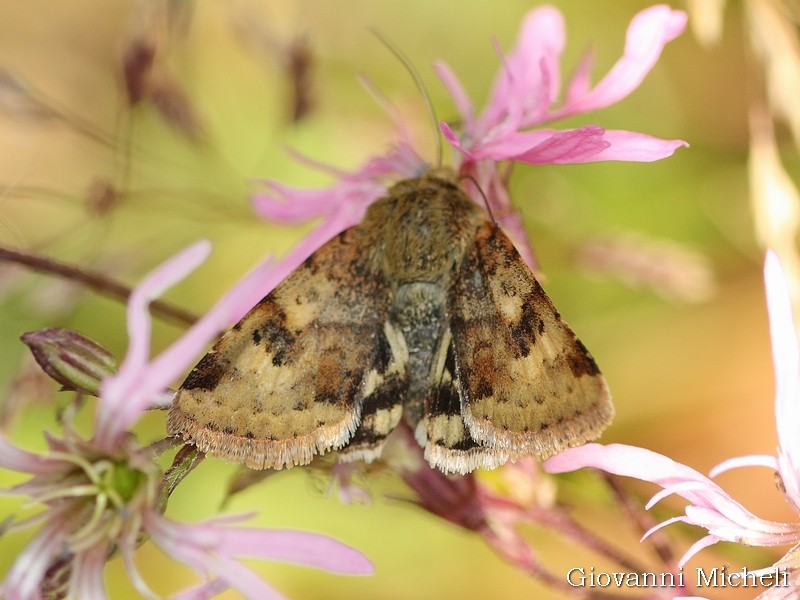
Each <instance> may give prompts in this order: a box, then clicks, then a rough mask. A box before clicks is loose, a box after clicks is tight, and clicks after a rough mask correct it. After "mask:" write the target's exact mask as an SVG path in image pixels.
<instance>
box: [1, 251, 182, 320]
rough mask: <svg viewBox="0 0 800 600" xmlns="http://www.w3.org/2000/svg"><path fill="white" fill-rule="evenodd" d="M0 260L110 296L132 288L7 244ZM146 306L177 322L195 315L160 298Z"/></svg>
mask: <svg viewBox="0 0 800 600" xmlns="http://www.w3.org/2000/svg"><path fill="white" fill-rule="evenodd" d="M0 261H6V262H11V263H16V264H19V265H24V266H26V267H28V268H30V269H31V270H33V271H37V272H39V273H45V274H47V275H53V276H56V277H61V278H63V279H68V280H70V281H75V282H78V283H80V284H81V285H84V286H86V287H87V288H89V289H91V290H93V291H95V292H97V293H98V294H102V295H103V296H107V297H108V298H112V299H114V300H121V301H127V300H128V298H129V297H130V295H131V291H132V290H131V288H129V287H128V286H126V285H123V284H121V283H119V282H118V281H115V280H114V279H111V278H110V277H108V276H107V275H104V274H102V273H98V272H96V271H87V270H85V269H81V268H79V267H76V266H74V265H69V264H65V263H62V262H59V261H57V260H54V259H52V258H49V257H46V256H38V255H35V254H30V253H27V252H20V251H18V250H12V249H11V248H4V247H1V246H0ZM150 310H151V311H152V313H153V315H154V316H156V317H158V318H160V319H163V320H164V321H169V322H172V323H175V324H178V325H184V326H188V325H192V324H193V323H194V322H195V321H197V319H198V317H197V316H196V315H194V314H193V313H191V312H189V311H187V310H184V309H182V308H180V307H178V306H174V305H173V304H170V303H169V302H164V301H163V300H153V301H152V302H151V303H150Z"/></svg>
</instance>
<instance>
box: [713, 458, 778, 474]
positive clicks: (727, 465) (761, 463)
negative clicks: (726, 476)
mask: <svg viewBox="0 0 800 600" xmlns="http://www.w3.org/2000/svg"><path fill="white" fill-rule="evenodd" d="M741 467H767V468H768V469H773V470H775V471H777V470H778V461H777V460H776V459H775V457H774V456H766V455H753V456H739V457H737V458H729V459H728V460H724V461H722V462H721V463H719V464H718V465H717V466H716V467H714V468H713V469H711V472H710V473H709V475H710V476H711V477H716V476H717V475H719V474H720V473H724V472H725V471H730V470H731V469H738V468H741Z"/></svg>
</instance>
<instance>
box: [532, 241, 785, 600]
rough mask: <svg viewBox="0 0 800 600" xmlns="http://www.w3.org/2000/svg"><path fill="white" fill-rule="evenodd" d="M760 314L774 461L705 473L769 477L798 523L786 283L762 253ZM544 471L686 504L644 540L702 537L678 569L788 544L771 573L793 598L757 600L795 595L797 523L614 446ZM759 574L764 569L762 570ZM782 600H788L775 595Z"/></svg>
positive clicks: (778, 592)
mask: <svg viewBox="0 0 800 600" xmlns="http://www.w3.org/2000/svg"><path fill="white" fill-rule="evenodd" d="M764 279H765V282H766V289H767V308H768V311H769V320H770V335H771V339H772V355H773V361H774V364H775V384H776V395H775V416H776V421H777V426H778V441H779V447H778V453H777V456H744V457H739V458H734V459H730V460H727V461H725V462H723V463H721V464H720V465H718V466H717V467H715V468H714V469H713V470H712V471H711V476H712V477H714V476H716V475H717V474H719V473H722V472H723V471H726V470H728V469H732V468H735V467H744V466H758V467H767V468H769V469H773V470H775V471H776V473H777V475H778V477H779V481H780V488H781V490H782V491H783V494H784V496H785V498H786V500H787V502H788V503H789V505H790V506H791V507H792V508H793V509H794V510H795V512H797V513H798V516H799V517H800V469H798V467H800V348H798V340H797V330H796V329H795V325H794V320H793V318H792V307H791V302H790V300H789V292H788V286H787V282H786V276H785V274H784V272H783V269H782V267H781V264H780V261H779V260H778V257H777V256H776V255H775V254H774V253H773V252H772V251H770V252H768V253H767V258H766V262H765V266H764ZM544 466H545V470H547V471H548V472H550V473H563V472H566V471H572V470H575V469H579V468H582V467H595V468H598V469H602V470H604V471H607V472H609V473H614V474H617V475H625V476H628V477H635V478H637V479H642V480H644V481H650V482H652V483H655V484H657V485H659V486H661V487H662V488H663V490H662V491H660V492H659V493H658V494H656V495H655V496H654V497H653V498H652V499H651V501H650V503H649V504H648V508H649V507H650V506H652V505H653V504H655V503H656V502H658V501H659V500H661V499H662V498H664V497H666V496H669V495H672V494H677V495H679V496H681V497H682V498H684V499H686V500H688V501H689V505H688V506H687V507H686V512H685V514H684V515H683V516H679V517H675V518H673V519H670V520H668V521H665V522H664V523H662V524H660V525H658V526H657V527H655V528H654V529H653V530H651V531H650V532H648V534H647V535H649V534H650V533H651V532H652V531H654V530H655V529H659V528H661V527H663V526H665V525H669V524H670V523H674V522H677V521H681V522H684V523H688V524H690V525H697V526H698V527H702V528H704V529H706V530H707V531H708V533H707V534H706V535H705V536H704V537H703V538H702V539H701V540H699V541H698V542H696V543H695V544H694V545H693V546H692V547H691V548H689V550H688V551H687V552H686V553H685V554H684V556H683V557H682V558H681V561H680V564H681V565H683V564H684V563H686V561H688V560H689V559H690V558H691V557H692V556H693V555H694V554H696V553H697V552H698V551H700V550H702V549H703V548H705V547H707V546H710V545H712V544H715V543H717V542H719V541H728V542H736V543H739V544H746V545H749V546H776V545H781V544H795V546H794V547H793V548H792V549H791V550H790V551H789V552H788V553H787V554H786V555H785V556H784V557H783V558H782V559H781V560H780V561H778V563H776V565H774V566H775V567H780V568H784V569H788V571H789V572H790V574H791V577H790V578H789V581H790V582H791V584H792V586H793V588H792V589H793V590H794V591H789V590H787V589H786V587H775V588H772V589H770V590H768V591H766V592H764V593H763V594H762V595H761V596H759V598H783V597H790V596H791V597H794V595H796V593H797V588H798V587H800V581H798V577H797V571H798V569H800V561H798V558H800V545H798V542H800V518H799V519H798V521H796V522H794V523H778V522H774V521H768V520H764V519H761V518H759V517H757V516H755V515H754V514H753V513H751V512H750V511H749V510H747V509H746V508H745V507H744V506H742V505H741V504H740V503H739V502H737V501H736V500H734V499H733V498H732V497H731V496H730V495H729V494H728V493H727V492H725V491H724V490H723V489H722V488H720V487H719V486H718V485H717V484H716V483H714V482H713V481H711V480H710V479H709V478H707V477H705V476H704V475H701V474H700V473H698V472H697V471H695V470H694V469H692V468H690V467H687V466H686V465H682V464H680V463H677V462H675V461H673V460H672V459H670V458H667V457H666V456H663V455H661V454H657V453H655V452H651V451H650V450H645V449H643V448H635V447H632V446H625V445H621V444H611V445H608V446H602V445H600V444H587V445H586V446H582V447H580V448H571V449H569V450H567V451H565V452H563V453H561V454H559V455H557V456H554V457H553V458H551V459H549V460H548V461H547V462H545V465H544ZM765 571H766V569H765ZM787 591H788V592H789V596H783V595H782V594H785V593H787Z"/></svg>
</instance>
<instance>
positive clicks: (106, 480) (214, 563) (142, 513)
mask: <svg viewBox="0 0 800 600" xmlns="http://www.w3.org/2000/svg"><path fill="white" fill-rule="evenodd" d="M208 252H209V245H208V244H207V243H199V244H195V245H194V246H191V247H190V248H188V249H186V250H184V251H183V252H181V253H180V254H178V255H177V256H175V257H173V258H172V259H170V260H169V261H167V262H166V263H165V264H163V265H162V266H161V267H159V268H158V269H156V270H155V271H154V272H153V273H152V274H151V275H150V276H148V277H147V278H145V280H144V281H143V282H142V283H141V284H140V285H139V286H138V287H137V288H136V289H135V291H134V293H133V295H132V297H131V299H130V302H129V308H128V332H129V336H130V345H129V348H128V352H127V355H126V357H125V360H124V361H123V362H122V365H121V366H120V368H119V370H118V371H117V372H116V373H115V374H112V375H108V376H104V377H103V378H102V379H101V380H100V397H99V399H98V401H97V415H96V419H95V423H94V436H93V437H92V438H91V439H89V440H84V439H82V438H80V437H79V436H78V435H77V434H76V433H74V432H73V431H72V430H71V429H70V428H69V427H68V426H66V427H65V433H64V436H63V438H56V437H54V436H48V451H47V452H45V453H43V454H35V453H32V452H28V451H26V450H23V449H21V448H18V447H17V446H15V445H14V444H12V443H11V442H10V441H9V440H8V439H7V438H6V437H4V436H1V435H0V467H1V468H5V469H9V470H13V471H18V472H21V473H26V474H28V475H30V476H31V477H30V479H28V480H27V481H26V482H24V483H22V484H20V485H17V486H16V487H14V488H12V489H11V490H10V492H11V493H12V494H17V495H23V496H27V497H28V498H29V499H30V500H31V501H33V502H38V503H39V504H41V505H42V506H43V507H44V508H43V510H42V511H41V512H40V513H38V514H36V515H35V516H33V517H31V518H29V519H27V520H24V521H21V522H17V523H12V524H11V525H10V527H11V528H22V527H26V526H34V525H39V531H38V532H37V533H36V534H35V535H34V537H33V539H32V540H31V541H30V543H29V544H28V546H27V547H26V548H25V549H24V550H23V551H22V552H21V553H20V554H19V556H18V557H17V558H16V560H15V562H14V564H13V565H12V566H11V569H10V570H9V572H8V573H7V574H6V577H5V579H4V581H3V582H2V588H1V589H0V595H2V597H3V598H4V599H5V600H40V599H44V598H65V597H68V598H81V599H87V600H101V599H103V598H106V592H105V587H104V583H103V568H104V565H105V563H106V561H107V560H108V559H109V557H111V556H113V555H116V554H118V555H120V556H121V557H122V559H123V561H124V562H125V565H126V566H127V568H128V573H129V575H130V577H131V581H132V583H133V584H134V586H135V587H136V588H137V589H138V590H139V592H140V593H141V594H142V595H143V596H144V597H147V598H155V597H156V596H155V594H154V593H153V592H152V591H151V590H150V588H149V586H148V585H147V584H146V583H145V582H144V580H143V579H142V578H141V576H140V575H139V573H138V571H137V569H136V567H135V563H134V554H135V551H136V548H137V547H138V546H139V545H140V544H141V543H142V542H143V541H144V540H148V539H149V540H150V541H152V542H153V543H155V544H157V545H158V546H160V547H161V548H162V550H164V552H165V553H166V554H167V556H170V557H172V558H173V559H175V560H177V561H180V562H183V563H185V564H186V565H188V566H189V567H191V568H192V569H194V570H195V571H197V572H198V573H199V574H200V575H201V576H202V577H203V579H204V581H203V582H202V583H200V584H199V585H198V586H195V587H193V588H191V589H189V590H186V591H184V592H182V593H180V594H179V595H178V596H176V597H180V598H210V597H211V596H212V595H214V594H215V593H218V592H219V591H221V590H223V589H225V588H228V587H232V588H234V589H236V590H238V591H239V592H240V593H241V594H242V595H243V596H244V597H246V598H251V599H256V598H257V599H259V600H261V599H264V598H281V597H282V596H281V595H280V594H279V593H277V592H276V591H275V590H273V589H272V588H271V587H270V586H269V585H268V584H267V583H266V582H264V581H263V580H262V579H261V578H259V577H258V576H256V575H255V573H253V572H252V571H251V570H250V569H249V568H248V567H246V566H245V565H244V564H242V563H241V562H239V560H240V559H242V558H261V559H266V560H278V561H282V562H293V563H297V564H302V565H308V566H313V567H316V568H321V569H327V570H329V571H333V572H336V573H347V574H367V573H371V572H372V565H371V564H370V562H369V561H368V560H367V559H366V558H364V557H363V556H362V555H361V554H360V553H359V552H357V551H356V550H354V549H352V548H350V547H348V546H345V545H344V544H341V543H340V542H337V541H335V540H332V539H330V538H327V537H325V536H321V535H316V534H313V533H305V532H299V531H277V530H268V529H255V528H246V527H241V526H238V525H237V523H236V521H240V520H241V518H239V519H232V518H218V519H215V520H210V521H206V522H204V523H197V524H186V523H179V522H176V521H173V520H172V519H170V518H168V517H166V516H165V515H164V514H163V508H164V507H163V504H164V501H165V498H166V496H165V495H164V490H163V486H164V485H165V480H164V473H163V472H162V471H161V468H160V467H159V466H158V464H157V463H156V460H155V459H156V458H157V454H158V452H159V450H160V449H162V448H163V446H164V444H163V443H162V444H154V445H151V446H148V447H142V446H140V445H139V444H138V443H137V441H136V439H135V438H134V436H133V435H132V434H131V433H130V432H129V429H130V427H131V426H132V425H133V424H134V423H135V422H136V421H137V420H138V418H139V417H140V415H141V414H142V412H143V411H144V410H146V409H147V408H150V407H152V406H158V405H161V404H163V403H164V402H165V401H166V400H168V398H169V395H170V394H169V392H168V391H167V386H168V385H170V384H171V383H172V382H173V381H174V380H176V379H177V378H179V377H180V376H181V375H182V374H183V373H184V372H185V371H186V369H187V368H188V367H189V366H190V365H191V364H193V363H194V362H195V361H196V359H197V356H198V354H199V353H200V352H202V350H203V349H204V347H205V345H206V344H207V343H208V342H210V341H211V340H212V339H214V338H215V337H216V336H217V334H218V333H219V331H220V330H221V329H224V328H225V327H227V326H229V325H230V324H231V323H232V322H234V321H235V320H236V319H238V317H239V316H240V313H241V312H242V311H243V310H246V309H247V308H249V306H250V305H251V304H252V303H253V302H254V300H253V299H252V295H253V293H254V292H256V291H259V290H261V289H262V288H263V287H264V286H269V285H273V284H274V283H275V276H274V274H273V273H271V272H270V270H269V269H270V265H269V264H268V263H265V264H264V265H263V266H262V267H260V268H258V269H256V270H255V271H254V272H253V273H251V274H250V275H249V276H248V277H246V278H245V279H244V280H243V281H242V282H241V283H240V284H238V285H237V286H235V287H234V288H233V289H231V290H230V292H229V293H228V294H227V295H226V296H225V297H224V298H223V299H222V300H221V301H220V302H219V303H218V304H217V305H216V306H215V307H214V308H212V309H211V311H209V312H208V313H207V314H206V316H205V317H203V318H202V319H201V320H200V321H198V322H197V323H196V324H195V325H194V326H193V327H191V328H190V329H189V330H188V331H187V332H186V334H185V335H183V336H182V337H181V338H180V339H179V340H178V341H177V342H175V343H174V344H173V345H172V346H170V347H169V348H167V349H166V350H165V351H164V352H162V353H161V354H160V355H159V356H157V357H156V358H155V359H152V360H151V359H149V347H150V329H151V322H150V317H149V314H148V311H147V307H148V304H149V302H150V301H151V300H152V299H154V298H155V297H157V296H159V295H160V294H161V293H163V291H164V290H165V289H166V288H167V287H169V286H171V285H173V284H174V283H176V282H177V281H178V280H180V279H182V278H184V277H185V276H186V275H187V274H188V273H189V272H190V271H191V270H193V269H194V268H196V267H197V265H198V264H199V263H200V262H201V261H203V260H204V259H205V257H206V256H207V255H208ZM59 335H60V334H59ZM42 337H46V334H43V335H42V336H39V337H38V338H37V340H36V342H37V343H40V344H44V342H46V341H47V340H43V339H42ZM57 337H58V336H57ZM58 339H61V338H60V337H59V338H58ZM62 341H63V340H62ZM69 341H70V343H72V346H71V347H70V349H69V350H70V352H72V354H68V355H67V356H66V358H67V359H68V360H67V361H66V364H67V365H68V366H74V365H75V364H78V363H80V362H81V360H82V358H86V357H89V358H90V359H91V358H92V357H95V356H96V355H97V354H98V351H97V348H88V350H87V346H86V345H85V344H83V343H82V342H81V343H80V344H78V346H77V348H78V350H79V352H78V351H75V348H74V347H73V346H75V344H74V343H73V342H75V340H74V339H72V338H70V340H69ZM45 345H46V344H45ZM41 347H44V346H41ZM101 354H102V353H101ZM101 358H102V356H101ZM101 362H102V361H101ZM79 371H80V373H81V376H82V377H83V379H82V381H85V382H88V383H89V384H91V381H92V380H93V379H94V373H96V371H94V370H92V369H79ZM65 373H67V371H65V370H63V369H61V370H59V376H60V377H64V376H66V377H69V375H68V374H67V375H65ZM87 374H89V375H90V376H89V377H88V378H87V377H84V376H86V375H87ZM81 387H84V386H81ZM90 387H91V385H90ZM93 389H94V388H93Z"/></svg>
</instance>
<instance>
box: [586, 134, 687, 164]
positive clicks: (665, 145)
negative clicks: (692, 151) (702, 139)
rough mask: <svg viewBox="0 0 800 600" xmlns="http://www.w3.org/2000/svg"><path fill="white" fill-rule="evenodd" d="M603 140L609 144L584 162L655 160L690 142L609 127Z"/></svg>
mask: <svg viewBox="0 0 800 600" xmlns="http://www.w3.org/2000/svg"><path fill="white" fill-rule="evenodd" d="M603 140H604V141H606V142H608V144H609V146H608V147H607V148H606V149H605V150H603V151H602V152H599V153H597V154H595V155H592V156H589V157H588V160H585V161H582V162H598V161H605V160H626V161H634V162H653V161H656V160H661V159H662V158H667V157H668V156H672V154H673V153H674V152H675V150H677V149H678V148H680V147H682V146H685V147H688V146H689V144H688V143H686V142H684V141H683V140H664V139H661V138H657V137H653V136H651V135H647V134H644V133H636V132H634V131H623V130H615V129H607V130H606V132H605V134H604V135H603Z"/></svg>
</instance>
